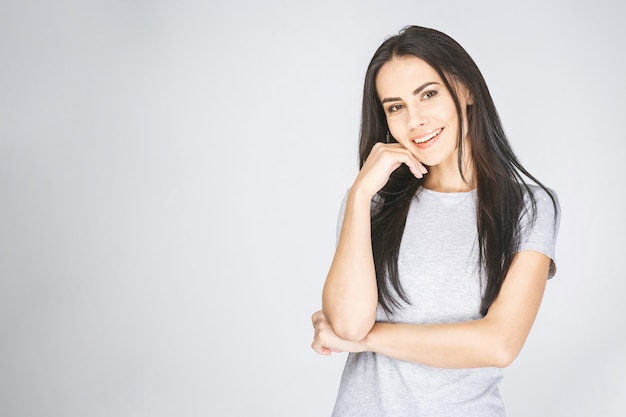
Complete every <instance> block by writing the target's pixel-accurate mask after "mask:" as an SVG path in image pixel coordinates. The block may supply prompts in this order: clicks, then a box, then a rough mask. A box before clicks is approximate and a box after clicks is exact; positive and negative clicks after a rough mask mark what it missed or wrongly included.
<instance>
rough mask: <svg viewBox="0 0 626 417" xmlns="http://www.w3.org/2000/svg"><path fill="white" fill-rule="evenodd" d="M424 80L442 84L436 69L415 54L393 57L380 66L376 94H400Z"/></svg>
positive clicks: (412, 88) (411, 89)
mask: <svg viewBox="0 0 626 417" xmlns="http://www.w3.org/2000/svg"><path fill="white" fill-rule="evenodd" d="M425 82H437V83H440V84H442V80H441V77H440V76H439V74H437V71H435V69H434V68H433V67H431V66H430V65H429V64H427V63H426V61H424V60H423V59H421V58H418V57H416V56H412V55H411V56H402V57H394V58H393V59H392V60H390V61H387V62H385V63H384V64H383V66H382V67H380V70H379V71H378V75H377V76H376V91H377V92H378V96H379V97H380V96H388V95H394V96H402V95H403V94H406V93H407V91H406V90H408V91H410V92H412V91H413V90H414V89H415V88H416V87H417V86H419V85H422V84H424V83H425Z"/></svg>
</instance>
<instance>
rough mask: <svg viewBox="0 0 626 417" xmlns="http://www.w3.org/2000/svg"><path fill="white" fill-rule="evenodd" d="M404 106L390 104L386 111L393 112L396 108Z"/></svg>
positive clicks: (399, 108) (400, 108)
mask: <svg viewBox="0 0 626 417" xmlns="http://www.w3.org/2000/svg"><path fill="white" fill-rule="evenodd" d="M403 107H404V106H403V105H402V104H392V105H391V106H389V107H387V111H388V112H389V113H395V112H397V111H398V110H402V108H403Z"/></svg>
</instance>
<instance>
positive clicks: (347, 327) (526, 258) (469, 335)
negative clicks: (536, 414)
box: [312, 191, 551, 368]
mask: <svg viewBox="0 0 626 417" xmlns="http://www.w3.org/2000/svg"><path fill="white" fill-rule="evenodd" d="M369 209H370V197H369V196H367V195H365V196H360V195H359V193H358V191H355V192H354V193H353V192H352V191H351V192H350V193H349V194H348V199H347V202H346V210H345V215H344V222H343V227H342V231H341V235H340V238H339V242H338V245H337V250H336V252H335V257H334V259H333V262H332V264H331V267H330V270H329V273H328V277H327V279H326V283H325V285H324V290H323V296H322V310H321V311H318V312H316V313H314V314H313V317H312V321H313V326H314V328H315V338H314V341H313V344H312V347H313V349H314V350H315V351H316V352H317V353H319V354H321V355H329V354H331V353H332V352H362V351H369V352H376V353H380V354H383V355H386V356H389V357H392V358H396V359H400V360H404V361H410V362H418V363H421V364H424V365H429V366H436V367H443V368H469V367H482V366H498V367H505V366H508V365H509V364H510V363H511V362H512V361H513V360H514V359H515V357H517V355H518V354H519V352H520V351H521V349H522V347H523V345H524V342H525V341H526V338H527V336H528V334H529V332H530V329H531V327H532V324H533V322H534V320H535V317H536V315H537V312H538V310H539V306H540V303H541V299H542V297H543V293H544V289H545V286H546V282H547V277H548V271H549V267H550V262H551V261H550V258H549V257H548V256H546V255H544V254H542V253H539V252H534V251H521V252H518V253H517V254H516V255H515V257H514V259H513V262H512V264H511V267H510V268H509V271H508V273H507V276H506V278H505V280H504V283H503V285H502V288H501V290H500V293H499V295H498V297H497V298H496V299H495V300H494V302H493V304H492V305H491V307H490V309H489V312H488V313H487V315H486V316H485V317H484V318H482V319H478V320H473V321H467V322H459V323H450V324H433V325H417V324H402V323H382V322H376V306H377V286H376V278H375V271H374V263H373V260H372V255H371V238H370V230H369Z"/></svg>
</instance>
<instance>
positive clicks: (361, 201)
mask: <svg viewBox="0 0 626 417" xmlns="http://www.w3.org/2000/svg"><path fill="white" fill-rule="evenodd" d="M403 163H404V164H406V165H407V166H408V167H409V169H410V170H411V172H412V173H413V175H415V176H416V177H417V178H421V177H422V176H423V175H424V174H425V173H426V169H425V168H424V166H423V165H422V164H421V163H419V161H417V160H416V159H415V158H414V157H413V156H412V155H411V154H410V153H409V151H408V150H406V149H405V148H403V147H402V146H401V145H399V144H383V143H378V144H376V145H375V146H374V147H373V148H372V151H371V153H370V155H369V156H368V158H367V160H366V161H365V163H364V164H363V167H362V168H361V170H360V172H359V175H358V176H357V178H356V180H355V181H354V184H353V185H352V187H351V188H350V191H349V192H348V196H347V200H346V208H345V213H344V218H343V223H342V226H341V232H340V234H339V241H338V243H337V248H336V250H335V256H334V258H333V261H332V263H331V266H330V270H329V272H328V276H327V278H326V282H325V284H324V290H323V293H322V311H323V313H324V316H325V317H326V319H327V320H328V322H329V324H330V326H331V327H332V330H333V331H334V332H335V334H336V335H337V336H338V337H339V338H341V339H344V340H349V341H360V340H362V339H363V338H364V337H365V336H366V335H367V334H368V333H369V331H370V329H371V328H372V326H373V325H374V323H375V321H376V307H377V305H378V287H377V285H376V271H375V269H374V258H373V255H372V240H371V223H370V210H371V202H372V197H373V196H374V195H375V194H376V193H377V192H378V191H379V190H380V189H381V188H382V187H383V186H384V185H385V184H386V183H387V181H388V180H389V176H390V175H391V173H392V172H393V171H395V170H396V169H397V168H398V167H399V166H400V165H401V164H403Z"/></svg>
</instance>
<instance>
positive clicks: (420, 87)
mask: <svg viewBox="0 0 626 417" xmlns="http://www.w3.org/2000/svg"><path fill="white" fill-rule="evenodd" d="M433 84H439V83H438V82H436V81H427V82H425V83H424V84H422V85H420V86H419V87H417V88H416V89H415V90H413V95H414V96H416V95H418V94H419V93H421V92H422V91H424V89H425V88H426V87H428V86H430V85H433ZM390 101H402V99H401V98H400V97H385V98H384V99H382V101H381V104H385V103H388V102H390Z"/></svg>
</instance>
